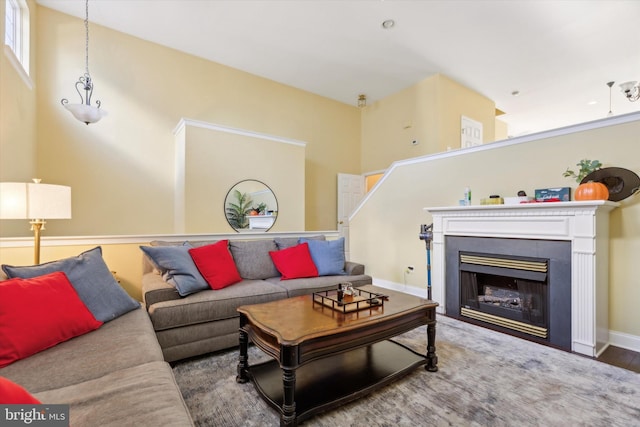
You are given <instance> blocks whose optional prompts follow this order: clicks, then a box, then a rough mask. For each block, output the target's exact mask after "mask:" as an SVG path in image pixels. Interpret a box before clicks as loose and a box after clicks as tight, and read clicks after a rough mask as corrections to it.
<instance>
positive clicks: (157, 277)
mask: <svg viewBox="0 0 640 427" xmlns="http://www.w3.org/2000/svg"><path fill="white" fill-rule="evenodd" d="M312 239H313V240H325V237H324V236H315V237H314V238H312ZM213 243H216V242H214V241H199V242H188V243H187V242H159V241H156V242H151V246H152V247H153V246H155V247H158V246H167V245H185V244H190V246H192V247H201V246H204V245H209V244H213ZM298 243H299V239H298V238H297V237H287V238H267V239H255V240H231V241H229V244H228V245H229V250H230V252H231V255H232V256H233V260H234V262H235V265H236V266H237V269H238V271H239V273H240V276H241V278H242V280H241V281H240V282H239V283H235V284H233V285H231V286H228V287H225V288H223V289H219V290H213V289H205V290H201V291H198V292H195V293H191V294H189V295H187V296H181V295H180V294H179V293H178V291H177V290H176V287H175V284H172V283H169V282H170V281H171V279H170V277H169V276H170V275H171V274H170V272H168V271H167V269H166V268H163V267H162V266H161V265H158V263H156V262H154V261H153V260H152V259H151V258H150V257H149V256H148V255H146V254H145V255H144V256H143V260H144V261H143V264H144V267H143V270H144V273H143V278H142V295H143V299H144V304H145V307H146V309H147V311H148V312H149V317H150V318H151V322H152V323H153V327H154V329H155V331H156V336H157V338H158V342H159V343H160V346H161V347H162V352H163V354H164V358H165V360H166V361H168V362H172V361H176V360H180V359H185V358H188V357H193V356H198V355H202V354H205V353H209V352H214V351H217V350H222V349H226V348H230V347H234V346H237V345H238V327H239V318H238V313H237V311H236V309H237V308H238V307H239V306H241V305H246V304H257V303H262V302H268V301H273V300H277V299H282V298H288V297H294V296H298V295H305V294H311V293H313V292H318V291H325V290H330V289H336V287H337V285H338V283H341V282H351V283H352V284H353V285H354V286H362V285H366V284H371V276H368V275H366V274H365V271H364V265H362V264H358V263H355V262H349V261H346V262H344V273H343V274H338V275H322V276H319V277H311V278H296V279H291V280H281V276H280V274H279V272H278V270H277V269H276V267H275V266H274V263H273V262H272V260H271V258H270V256H269V252H271V251H278V250H282V249H286V248H290V247H292V246H294V245H297V244H298ZM143 251H144V249H143ZM343 251H344V249H343Z"/></svg>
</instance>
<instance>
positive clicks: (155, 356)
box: [0, 247, 193, 427]
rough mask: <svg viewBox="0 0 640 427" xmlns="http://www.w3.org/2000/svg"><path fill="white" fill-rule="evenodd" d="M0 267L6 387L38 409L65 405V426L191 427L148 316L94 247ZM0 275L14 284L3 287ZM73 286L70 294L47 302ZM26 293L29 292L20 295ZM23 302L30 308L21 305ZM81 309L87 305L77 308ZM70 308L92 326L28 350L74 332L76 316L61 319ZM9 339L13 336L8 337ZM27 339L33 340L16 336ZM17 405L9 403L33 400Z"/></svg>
mask: <svg viewBox="0 0 640 427" xmlns="http://www.w3.org/2000/svg"><path fill="white" fill-rule="evenodd" d="M2 269H3V273H1V274H0V288H2V292H0V295H1V296H0V299H1V298H4V299H5V301H0V305H1V306H2V307H0V313H1V315H0V318H2V319H3V321H2V323H5V324H4V325H1V324H0V330H1V331H0V336H1V337H2V339H0V366H2V367H0V377H4V378H6V379H8V380H10V381H11V382H12V384H11V387H12V389H15V388H16V386H15V385H14V384H17V385H18V386H20V387H22V388H23V389H24V390H26V392H27V393H28V394H30V395H31V396H30V397H33V398H35V399H36V401H39V402H42V404H44V405H52V404H60V405H69V419H68V421H69V424H70V425H72V426H74V427H82V426H87V427H92V426H113V427H122V426H142V425H144V426H171V427H182V426H193V421H192V419H191V415H190V414H189V410H188V409H187V407H186V405H185V402H184V400H183V398H182V394H181V393H180V389H179V388H178V385H177V384H176V381H175V378H174V375H173V371H172V369H171V366H170V365H169V363H167V362H166V361H165V360H164V357H163V354H162V350H161V348H160V345H159V344H158V340H157V339H156V334H155V331H154V329H153V326H152V324H151V320H150V319H149V316H148V315H147V312H146V310H144V309H143V308H142V306H141V305H140V303H139V302H138V301H135V300H134V299H132V298H131V297H130V296H128V295H127V294H126V292H125V291H124V290H123V289H122V288H121V287H120V286H119V284H118V283H117V282H116V281H115V279H114V278H113V276H112V274H111V273H110V271H109V270H108V268H107V266H106V264H105V263H104V261H103V260H102V255H101V248H100V247H97V248H95V249H92V250H90V251H86V252H84V253H82V254H80V255H79V256H77V257H72V258H67V259H64V260H59V261H54V262H51V263H47V264H40V265H38V266H27V267H14V266H6V265H3V266H2ZM52 272H53V273H52ZM62 273H64V275H63V274H62ZM5 274H6V275H8V276H9V277H10V278H14V280H11V281H10V280H7V281H4V280H5V279H7V277H5ZM43 277H46V278H49V279H47V280H48V282H46V281H43V280H42V278H43ZM65 277H66V279H65ZM67 280H68V281H67ZM27 283H29V285H27ZM48 284H51V286H48ZM71 286H73V288H74V289H75V293H73V291H70V290H69V291H67V292H70V293H65V295H64V296H63V297H60V298H61V299H57V300H53V299H51V297H50V296H51V295H55V294H59V293H60V290H61V289H69V288H70V287H71ZM49 289H52V290H53V291H52V292H53V293H48V290H49ZM25 290H26V291H25ZM27 291H29V292H32V293H31V294H26V293H20V292H27ZM9 298H13V299H9ZM77 298H79V299H77ZM25 299H28V300H29V304H28V305H27V306H22V305H20V304H21V302H20V301H21V300H25ZM80 300H81V301H82V302H80V303H79V302H78V301H80ZM74 301H75V302H74ZM83 303H84V304H85V305H86V307H85V305H82V306H81V307H80V309H78V307H79V304H80V305H81V304H83ZM13 306H18V307H19V308H17V309H15V308H12V307H13ZM73 307H75V309H74V308H73ZM82 307H85V308H82ZM29 310H31V311H29ZM73 310H79V311H78V312H83V310H89V311H91V313H92V314H93V316H94V317H95V318H94V319H93V322H96V324H94V326H97V328H95V329H93V330H91V331H90V332H87V331H84V330H83V331H82V332H81V333H79V332H78V333H75V335H74V334H72V335H74V336H73V337H72V338H69V336H68V335H66V336H65V338H62V341H61V342H58V343H50V344H47V345H43V346H42V347H39V348H37V349H34V347H33V345H34V344H33V342H35V343H36V344H35V345H36V346H38V340H40V339H43V338H47V337H49V336H52V335H54V334H55V335H57V334H59V333H60V330H68V329H73V328H74V327H75V325H77V324H78V323H79V320H78V319H79V318H78V317H77V316H78V315H77V314H73V315H70V317H69V319H70V320H68V321H65V322H63V321H62V320H60V319H66V318H67V317H68V316H67V315H66V314H65V313H72V312H73ZM25 312H27V314H22V313H25ZM7 313H11V316H13V317H8V316H9V315H8V314H7ZM52 313H53V314H52ZM84 313H88V312H84ZM2 316H4V317H2ZM24 316H26V317H24ZM85 316H86V314H85ZM12 319H13V320H12ZM98 320H99V322H100V323H97V322H98ZM26 321H29V322H32V323H33V325H35V326H33V328H32V330H31V331H32V333H28V335H27V333H26V332H25V331H23V330H22V329H23V328H21V324H22V323H24V322H26ZM58 322H59V323H60V325H58V326H53V325H55V324H57V323H58ZM12 331H13V332H12ZM43 331H44V332H43ZM12 334H17V336H15V337H12V338H10V339H7V338H6V337H7V336H11V335H12ZM25 336H31V337H34V336H37V337H38V339H36V340H33V339H23V338H21V337H25ZM25 342H26V343H28V344H25ZM51 344H55V345H51ZM3 381H5V382H6V380H3ZM2 391H3V390H2V389H1V388H0V403H7V402H12V394H11V393H7V392H6V389H5V392H4V394H3V392H2ZM20 399H21V400H20V401H19V402H15V401H13V403H26V402H32V401H28V400H27V401H25V400H22V399H23V398H20ZM0 418H1V417H0ZM0 424H2V421H1V419H0Z"/></svg>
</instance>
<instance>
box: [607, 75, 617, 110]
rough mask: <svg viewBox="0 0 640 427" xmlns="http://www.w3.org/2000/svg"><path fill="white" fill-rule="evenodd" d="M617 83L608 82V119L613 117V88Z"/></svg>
mask: <svg viewBox="0 0 640 427" xmlns="http://www.w3.org/2000/svg"><path fill="white" fill-rule="evenodd" d="M614 83H615V82H607V86H609V112H608V113H607V117H611V116H613V110H612V109H611V86H613V84H614Z"/></svg>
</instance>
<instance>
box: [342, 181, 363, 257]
mask: <svg viewBox="0 0 640 427" xmlns="http://www.w3.org/2000/svg"><path fill="white" fill-rule="evenodd" d="M363 196H364V177H363V176H362V175H350V174H346V173H339V174H338V232H339V233H340V235H341V236H343V237H344V252H345V256H346V258H347V260H348V259H349V215H351V213H352V212H353V210H354V209H355V208H356V206H358V203H360V200H362V197H363Z"/></svg>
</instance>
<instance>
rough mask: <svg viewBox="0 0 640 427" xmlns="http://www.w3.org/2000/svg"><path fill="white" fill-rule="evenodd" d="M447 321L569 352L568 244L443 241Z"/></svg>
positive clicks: (474, 239)
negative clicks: (445, 268)
mask: <svg viewBox="0 0 640 427" xmlns="http://www.w3.org/2000/svg"><path fill="white" fill-rule="evenodd" d="M445 247H446V259H447V262H446V265H447V284H446V292H447V296H446V311H447V314H448V315H449V316H451V317H455V318H458V319H460V320H465V321H469V322H471V323H476V324H480V325H482V326H486V327H489V328H492V329H496V330H499V331H502V332H506V333H509V334H512V335H516V336H519V337H521V338H526V339H529V340H533V341H536V342H540V343H544V344H550V345H553V346H556V347H559V348H562V349H564V350H571V244H570V243H569V242H562V241H539V240H529V239H501V238H491V237H458V236H448V237H446V244H445Z"/></svg>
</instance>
